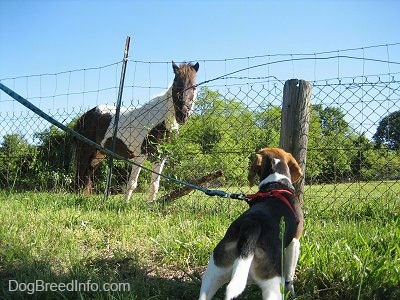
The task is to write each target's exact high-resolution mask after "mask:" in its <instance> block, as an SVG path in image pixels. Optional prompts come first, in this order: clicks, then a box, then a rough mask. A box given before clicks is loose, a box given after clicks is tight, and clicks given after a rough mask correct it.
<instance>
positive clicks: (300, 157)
mask: <svg viewBox="0 0 400 300" xmlns="http://www.w3.org/2000/svg"><path fill="white" fill-rule="evenodd" d="M310 104H311V84H310V83H309V82H308V81H305V80H298V79H290V80H287V81H286V82H285V86H284V88H283V103H282V117H281V135H280V141H279V146H280V147H281V148H282V149H284V150H285V151H287V152H290V153H291V154H292V155H293V157H294V158H295V159H296V160H297V162H298V163H299V165H300V168H301V170H302V171H303V174H305V168H306V158H307V143H308V128H309V120H310ZM294 187H295V189H296V196H297V198H298V199H299V200H300V202H301V203H303V197H304V176H303V177H302V178H301V179H300V181H298V182H297V183H295V184H294Z"/></svg>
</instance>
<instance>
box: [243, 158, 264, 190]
mask: <svg viewBox="0 0 400 300" xmlns="http://www.w3.org/2000/svg"><path fill="white" fill-rule="evenodd" d="M261 163H262V155H261V154H259V153H257V154H256V156H255V157H254V160H253V163H252V164H251V165H250V168H249V175H248V176H247V179H248V181H249V184H250V186H253V185H254V183H255V181H256V176H258V177H260V176H261Z"/></svg>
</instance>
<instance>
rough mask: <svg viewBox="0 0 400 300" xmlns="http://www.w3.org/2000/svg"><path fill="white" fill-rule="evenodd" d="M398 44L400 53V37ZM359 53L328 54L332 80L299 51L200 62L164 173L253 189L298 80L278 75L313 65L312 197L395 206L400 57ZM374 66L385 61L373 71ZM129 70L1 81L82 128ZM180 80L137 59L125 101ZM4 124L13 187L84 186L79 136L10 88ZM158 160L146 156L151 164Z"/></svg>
mask: <svg viewBox="0 0 400 300" xmlns="http://www.w3.org/2000/svg"><path fill="white" fill-rule="evenodd" d="M392 47H394V48H395V49H397V48H398V45H396V46H392ZM396 47H397V48H396ZM351 51H353V50H351ZM358 51H362V53H363V57H362V58H363V59H357V60H356V62H354V60H351V62H352V63H354V64H358V63H359V61H361V64H360V65H359V66H358V70H356V74H355V75H354V74H353V75H352V76H344V75H343V76H342V74H347V73H348V71H347V69H349V68H351V67H349V66H348V64H347V60H348V59H347V58H343V57H342V56H340V57H339V55H338V56H337V57H334V56H332V58H329V59H324V63H327V64H332V65H333V66H334V69H335V72H336V71H337V70H339V68H340V70H343V71H340V72H337V74H335V75H337V76H334V77H333V79H322V80H321V79H318V78H317V75H316V74H317V71H316V70H317V69H320V68H322V67H323V65H322V64H323V63H322V62H320V61H319V60H318V59H320V58H321V57H319V56H318V55H316V54H314V56H311V58H312V59H310V58H309V57H303V56H301V57H294V56H293V55H290V57H289V58H290V59H275V58H274V57H271V56H264V57H253V58H251V59H250V58H247V59H237V60H232V61H227V60H222V61H205V60H203V61H201V60H200V61H199V62H200V71H201V70H203V71H202V72H203V73H201V72H200V71H199V74H198V78H197V82H198V83H199V82H200V88H199V90H198V97H197V101H196V105H195V108H194V111H193V113H192V115H191V116H190V118H189V120H188V122H187V123H186V124H184V125H182V126H181V127H180V128H179V135H177V136H176V137H174V138H172V139H170V140H169V141H168V142H166V143H164V144H162V145H161V146H159V147H158V149H157V151H158V152H157V155H156V156H155V159H157V158H160V157H162V156H167V157H168V160H167V163H166V166H165V169H164V170H163V172H164V173H165V174H168V175H169V176H175V177H177V178H179V179H182V180H188V181H190V180H192V179H194V178H197V177H200V176H203V175H206V174H209V173H211V172H214V171H216V170H222V171H223V173H224V176H222V177H220V178H218V179H216V180H214V181H212V182H210V183H208V185H209V186H211V187H218V188H226V189H229V190H232V191H242V192H249V191H250V190H251V189H250V188H249V187H248V184H247V171H248V166H249V162H250V159H251V158H252V155H253V154H254V153H255V151H256V150H258V149H260V148H263V147H267V146H268V147H277V146H278V145H279V133H280V117H281V103H282V92H283V86H284V83H285V80H286V79H288V78H285V79H282V77H279V78H278V77H275V75H274V76H272V75H271V74H275V73H278V71H277V70H278V69H279V70H281V69H287V70H286V75H287V74H291V73H293V75H294V73H296V70H297V69H298V68H303V63H304V64H306V66H307V69H309V70H312V71H311V73H310V74H313V75H311V77H313V78H314V80H312V81H311V84H312V86H313V90H312V108H311V116H310V132H309V143H308V155H307V165H306V189H305V196H304V198H305V201H308V203H310V204H311V205H318V206H319V207H320V208H321V210H325V209H335V208H336V207H339V206H340V207H342V208H343V207H346V206H349V207H351V205H354V203H362V202H369V201H373V199H374V198H376V197H386V198H387V199H388V205H389V204H390V203H391V199H393V198H394V197H398V192H399V190H400V182H399V179H400V150H399V144H400V128H399V126H400V125H399V124H400V86H399V82H400V81H399V74H400V73H399V72H398V70H397V69H396V68H398V65H399V64H398V63H393V62H390V61H389V59H387V60H386V61H385V62H384V63H382V61H383V60H382V61H381V62H378V59H374V62H371V61H369V60H368V59H366V58H365V57H364V51H365V49H364V48H363V49H361V50H360V49H359V50H358ZM342 53H344V51H341V54H342ZM320 55H321V54H320ZM359 58H360V57H359ZM274 59H275V60H274ZM367 63H371V64H375V63H377V64H379V66H380V67H379V68H377V69H374V68H373V67H372V66H371V67H370V68H367V67H366V64H367ZM382 64H383V65H384V67H382ZM254 66H257V68H256V67H254ZM218 67H219V68H218ZM120 68H121V63H120V62H118V63H114V64H110V65H107V66H103V67H98V68H91V69H82V70H75V71H68V72H61V73H56V74H43V75H34V76H24V77H19V78H6V79H2V80H1V82H2V83H3V84H5V85H7V86H8V87H9V88H11V89H13V90H15V91H16V92H18V93H20V94H21V95H23V96H24V97H25V98H26V99H28V100H29V101H31V102H32V103H34V104H35V105H37V106H38V107H40V108H41V109H42V110H44V111H46V112H47V113H48V114H49V115H51V116H53V117H54V118H56V119H57V120H59V121H60V122H62V123H63V124H68V125H69V126H71V127H72V126H74V124H75V122H76V120H77V118H78V117H79V116H81V115H82V114H83V113H84V112H86V111H87V110H89V109H90V108H92V107H94V106H96V105H98V104H102V103H104V104H114V102H115V99H116V95H117V93H118V82H119V77H118V76H119V72H120ZM215 69H219V70H221V69H222V70H223V71H222V72H219V74H221V73H223V74H224V75H222V76H218V77H215V78H213V77H211V75H210V74H214V73H216V72H215ZM367 69H368V70H369V69H371V70H372V69H373V70H376V72H375V74H378V75H366V74H367ZM382 69H383V70H385V71H382ZM328 75H329V74H327V75H326V76H328ZM339 75H340V76H339ZM203 76H204V78H203ZM288 76H290V75H288ZM321 76H324V75H321ZM318 77H319V76H318ZM283 78H284V77H283ZM322 78H332V77H322ZM172 79H173V72H172V68H171V63H166V62H161V63H158V62H156V63H155V62H137V61H130V62H129V63H128V70H127V79H126V80H125V82H126V86H125V90H124V97H123V98H124V99H125V100H124V103H123V105H125V106H127V107H130V108H134V107H138V106H143V105H144V104H145V103H146V102H148V101H150V99H151V98H152V97H153V96H154V94H158V93H162V92H165V91H166V90H167V89H168V87H169V86H170V85H169V82H170V81H171V80H172ZM211 79H212V80H211ZM214 79H215V80H214ZM0 120H1V125H0V130H1V134H0V184H1V188H2V189H10V190H17V191H24V190H40V191H67V192H72V191H73V189H72V186H73V180H74V167H73V158H74V157H73V147H72V146H73V139H72V137H71V136H69V135H67V134H65V133H64V132H62V131H60V130H58V129H57V128H55V127H54V126H50V125H49V124H48V123H47V122H46V121H45V120H43V119H41V118H40V117H38V116H37V115H35V114H33V113H31V112H30V111H28V110H27V109H25V108H23V107H22V106H20V105H19V104H18V103H16V102H15V101H13V99H11V98H9V97H8V96H5V94H3V93H0ZM150 163H151V162H149V161H147V162H145V164H146V166H149V164H150ZM130 169H131V166H130V165H128V164H126V163H123V162H115V166H114V171H113V174H114V176H113V183H112V191H113V192H114V193H122V192H123V191H124V189H125V185H126V182H127V180H128V177H129V173H130ZM106 172H107V166H106V164H104V163H103V164H101V165H100V166H99V167H98V168H97V169H96V172H95V176H94V178H95V182H94V188H95V191H97V192H100V193H101V192H103V191H104V188H105V181H106V180H105V178H106ZM141 175H142V176H141V177H139V184H138V188H137V191H138V192H144V191H146V190H147V189H148V186H149V182H150V176H151V174H149V173H147V172H142V174H141ZM161 187H162V192H166V191H169V190H171V189H174V188H176V187H177V185H176V183H173V182H168V181H167V180H162V181H161ZM253 191H254V188H253ZM396 191H397V192H396ZM161 194H162V193H161ZM354 199H356V201H354Z"/></svg>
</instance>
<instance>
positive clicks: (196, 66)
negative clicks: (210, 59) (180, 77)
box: [193, 62, 199, 73]
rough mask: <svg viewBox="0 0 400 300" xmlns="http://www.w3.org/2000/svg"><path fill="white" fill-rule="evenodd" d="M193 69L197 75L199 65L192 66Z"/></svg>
mask: <svg viewBox="0 0 400 300" xmlns="http://www.w3.org/2000/svg"><path fill="white" fill-rule="evenodd" d="M193 69H194V70H195V71H196V73H197V71H198V70H199V63H198V62H197V63H196V64H195V65H194V66H193Z"/></svg>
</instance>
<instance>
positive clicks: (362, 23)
mask: <svg viewBox="0 0 400 300" xmlns="http://www.w3.org/2000/svg"><path fill="white" fill-rule="evenodd" d="M399 12H400V1H397V0H375V1H373V0H365V1H361V0H359V1H355V0H349V1H344V0H343V1H342V0H337V1H322V0H321V1H283V0H282V1H261V0H260V1H253V0H247V1H227V0H225V1H211V0H201V1H168V0H164V1H163V0H143V1H127V0H126V1H121V0H112V1H106V0H87V1H83V0H80V1H74V0H72V1H71V0H1V1H0V41H1V42H0V79H4V78H14V77H19V76H25V75H34V74H48V73H58V72H63V71H70V70H75V69H87V68H90V67H99V66H104V65H108V64H111V63H114V62H118V61H120V60H121V59H122V56H123V48H124V44H125V39H126V36H128V35H129V36H130V37H131V48H130V60H131V61H130V62H129V63H128V67H127V76H128V80H127V81H126V83H128V84H132V85H138V86H149V87H160V88H159V89H158V88H154V89H153V88H151V89H150V88H148V89H143V90H140V89H131V90H129V91H126V92H124V97H125V98H128V99H131V101H138V102H142V103H143V101H147V100H148V99H149V98H151V97H152V96H154V94H156V93H158V92H159V90H160V89H162V88H163V87H164V88H165V87H166V86H167V85H168V83H170V82H171V80H172V69H171V66H170V64H167V62H170V61H171V60H175V61H178V62H179V61H199V62H200V70H199V75H198V78H199V79H198V81H204V80H209V79H212V78H215V77H218V76H220V75H223V74H225V73H229V72H232V71H236V70H239V69H242V68H246V67H250V66H254V65H257V64H265V63H270V62H274V61H275V60H286V59H291V58H296V57H298V56H295V55H292V56H290V55H286V56H272V55H274V54H281V53H284V54H296V53H308V54H313V53H319V52H324V51H333V52H332V53H329V54H323V55H322V56H338V55H349V56H356V57H360V58H362V57H365V58H376V59H380V60H390V61H395V62H397V63H399V62H400V45H399V44H398V45H395V46H388V47H385V46H383V47H378V48H368V47H369V46H372V45H386V44H392V43H399V42H400V31H399V28H400V17H399ZM352 48H358V50H354V51H340V52H338V51H337V50H343V49H352ZM257 55H265V56H263V57H261V58H248V59H243V60H229V59H230V58H236V57H245V58H246V57H253V56H257ZM312 58H313V56H312V55H311V56H309V60H307V61H304V62H298V61H291V62H287V63H280V64H274V65H270V66H268V67H264V68H254V69H250V70H247V71H245V72H241V73H238V74H237V75H238V76H243V75H245V76H249V77H251V76H253V77H256V76H267V75H268V76H276V77H278V78H280V79H283V80H286V79H290V78H293V77H296V78H303V79H306V80H310V81H312V80H321V79H327V78H335V77H336V78H338V77H343V76H361V75H364V74H387V73H389V72H391V73H395V72H400V64H390V65H389V64H387V63H375V62H371V61H361V60H348V59H340V60H335V59H331V60H327V61H322V60H321V61H313V60H312ZM132 60H135V61H149V62H165V64H156V63H153V64H141V63H134V62H133V61H132ZM210 60H221V61H217V62H213V61H210ZM119 73H120V65H116V66H112V67H107V68H104V69H101V70H100V71H99V70H96V71H81V72H76V73H73V76H72V77H71V75H69V74H70V73H66V74H64V75H57V76H56V77H54V78H53V77H51V76H50V77H46V76H41V77H33V78H32V77H26V78H25V77H24V78H18V79H11V80H3V81H2V82H3V83H4V84H6V85H9V86H10V87H11V88H14V89H15V91H16V92H18V93H20V94H21V95H23V96H24V97H27V98H32V97H33V98H35V97H37V98H40V99H39V100H37V99H32V101H33V102H34V103H35V104H37V105H39V106H40V105H42V106H43V108H46V109H57V108H60V107H61V108H62V107H64V105H66V104H65V103H67V105H70V106H74V105H75V106H81V105H84V106H88V107H90V106H92V105H94V104H96V103H99V102H102V103H110V100H109V99H108V98H109V97H111V98H112V97H113V95H114V94H115V91H113V92H112V93H114V94H113V95H108V94H104V95H100V97H99V93H97V95H94V94H87V93H84V95H83V96H82V97H80V96H79V97H78V96H76V97H74V96H73V95H72V94H71V95H70V96H68V97H67V99H65V97H60V98H59V99H56V100H58V102H57V103H56V101H55V100H54V97H53V99H52V101H50V102H51V103H50V102H46V103H45V100H46V99H44V98H46V96H47V95H51V94H53V95H54V94H63V93H71V92H74V91H77V92H79V91H81V92H82V91H88V90H95V89H99V88H103V87H108V86H114V87H115V86H117V85H118V80H119V79H118V76H119ZM75 75H76V76H75ZM68 76H69V77H68ZM74 76H75V77H74ZM100 77H101V78H100ZM82 78H83V79H82ZM217 83H218V82H217ZM220 83H221V84H223V83H226V81H225V82H220ZM42 98H43V99H42ZM50 98H51V97H50ZM78 98H79V99H78ZM81 98H82V99H81ZM99 98H100V99H99ZM2 99H3V100H4V99H5V96H4V95H0V112H1V111H2V110H3V111H4V110H6V111H10V110H11V111H15V110H17V109H18V107H19V106H18V105H17V104H15V103H14V102H2ZM111 102H112V101H111Z"/></svg>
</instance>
